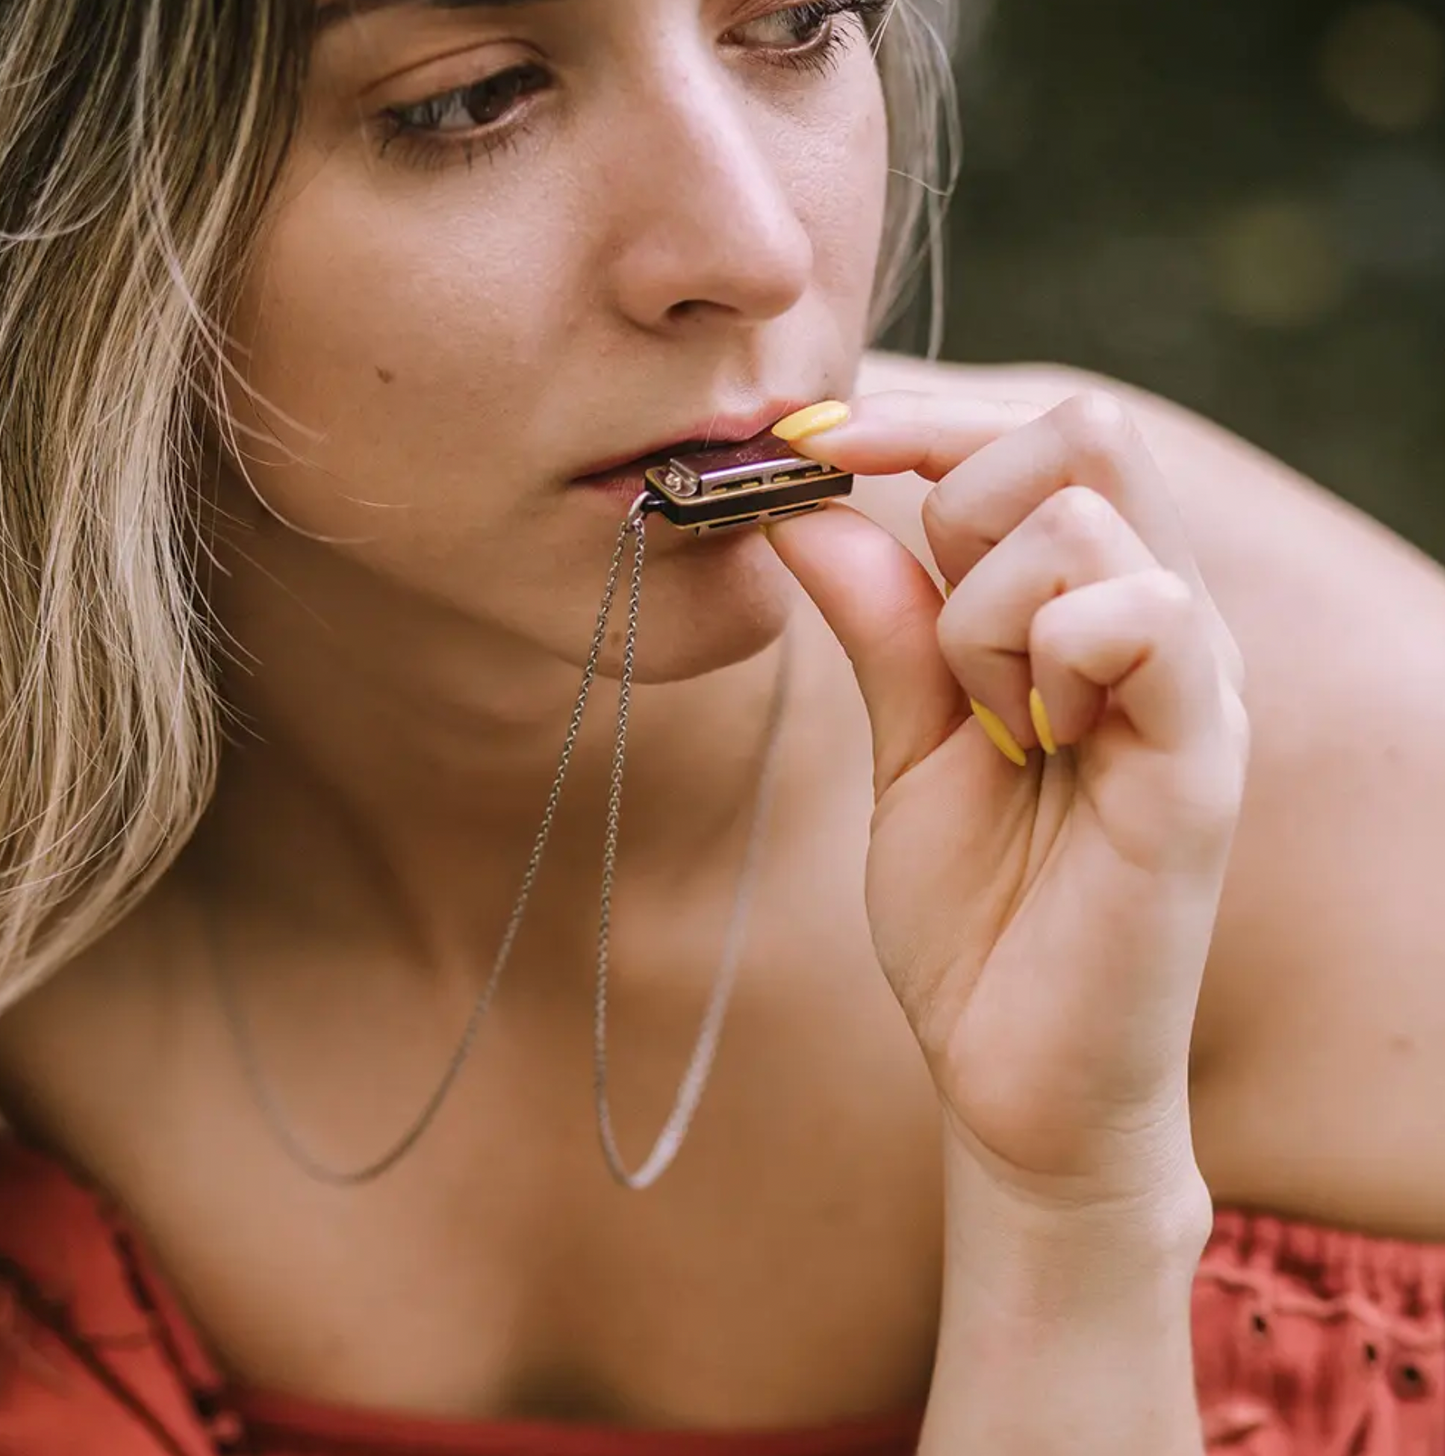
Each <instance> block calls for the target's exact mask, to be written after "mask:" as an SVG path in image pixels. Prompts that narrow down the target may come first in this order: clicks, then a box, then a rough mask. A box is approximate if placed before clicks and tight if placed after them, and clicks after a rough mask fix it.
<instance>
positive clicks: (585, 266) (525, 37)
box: [232, 0, 887, 679]
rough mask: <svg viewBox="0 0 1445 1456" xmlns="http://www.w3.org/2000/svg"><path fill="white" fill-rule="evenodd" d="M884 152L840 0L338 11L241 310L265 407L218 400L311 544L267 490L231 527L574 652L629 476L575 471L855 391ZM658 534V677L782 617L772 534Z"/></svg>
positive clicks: (860, 33) (240, 356) (400, 602)
mask: <svg viewBox="0 0 1445 1456" xmlns="http://www.w3.org/2000/svg"><path fill="white" fill-rule="evenodd" d="M308 3H309V0H308ZM869 8H870V7H867V6H866V5H865V6H864V7H863V10H867V9H869ZM886 151H887V147H886V138H885V121H884V112H883V102H882V94H881V91H880V87H879V83H878V79H877V75H876V71H875V67H874V62H873V58H872V55H871V53H870V47H869V41H868V34H867V29H866V22H865V20H864V19H863V15H862V11H860V9H859V7H858V6H857V5H847V4H843V3H839V0H824V3H811V4H808V3H804V4H797V3H793V0H787V3H785V0H520V3H519V0H491V3H476V0H431V3H422V0H405V3H390V4H388V3H384V0H382V3H377V0H356V3H351V4H342V5H338V6H335V7H332V6H323V7H322V20H321V29H320V34H319V36H318V39H317V42H316V49H315V55H314V58H313V63H312V70H311V77H310V81H309V86H308V94H307V102H306V108H305V116H304V120H303V124H302V127H301V131H300V134H299V136H298V139H297V142H296V144H295V146H294V149H293V152H292V154H291V156H290V159H289V161H288V164H287V168H286V171H285V174H284V177H283V185H282V187H281V189H280V191H279V194H278V196H277V198H276V200H275V203H274V206H273V208H272V211H271V214H270V219H269V224H268V227H267V228H266V231H265V233H264V236H263V239H262V243H261V248H260V252H259V254H258V256H257V258H256V263H255V266H254V268H253V269H252V271H251V274H250V277H249V281H248V284H247V287H246V290H245V293H244V297H243V299H242V304H241V309H240V313H239V316H238V318H237V320H236V324H235V330H234V334H235V337H236V339H237V343H238V348H237V351H236V355H235V359H236V363H237V365H238V367H239V369H240V371H241V373H242V375H243V376H244V378H245V379H246V381H247V383H248V385H249V386H250V389H251V390H252V391H254V395H255V396H256V397H257V398H258V399H259V400H262V401H265V402H266V404H265V405H258V404H257V403H255V402H254V401H253V400H250V399H248V398H246V391H241V390H237V391H236V392H235V396H234V397H233V399H232V405H233V408H234V409H235V412H236V414H237V417H238V420H239V421H240V423H241V425H242V427H243V428H242V434H241V437H240V438H241V439H242V440H243V441H244V448H245V450H246V454H247V457H248V459H247V464H248V472H249V474H250V477H251V480H252V483H253V484H254V486H255V488H256V490H257V491H258V492H259V494H260V495H261V497H262V498H263V499H264V500H265V501H266V503H267V504H268V506H269V507H270V508H271V510H272V511H273V512H274V513H275V514H276V515H277V516H279V517H281V518H283V519H284V520H285V521H287V522H289V523H290V526H291V527H293V528H295V531H299V532H301V533H305V534H306V535H308V536H314V537H316V538H324V540H325V544H322V543H321V541H320V540H319V539H318V541H317V542H316V543H315V544H313V543H311V542H309V541H299V540H298V538H297V536H296V535H295V534H294V533H293V532H291V531H286V532H282V531H281V530H280V528H279V527H277V526H275V525H274V523H271V522H269V521H265V520H264V519H263V520H262V525H261V529H260V532H259V534H258V535H256V536H255V537H253V538H251V539H248V541H247V542H246V547H245V549H246V551H247V553H248V554H249V555H251V556H253V557H260V558H264V557H266V555H267V551H268V546H267V542H268V540H270V541H271V542H273V543H275V544H276V545H277V546H278V547H279V546H280V545H281V543H282V541H283V540H284V558H282V557H280V556H278V557H277V558H276V560H281V559H284V560H285V562H286V563H287V564H288V570H290V575H291V576H292V578H293V579H291V580H287V581H286V582H285V583H284V584H285V586H286V587H287V589H289V590H292V591H296V590H300V591H302V592H303V593H304V592H306V591H307V590H308V588H309V587H314V586H315V585H316V583H318V582H320V581H323V580H324V581H325V582H326V583H328V586H327V587H326V590H327V591H329V592H332V593H335V592H337V591H340V592H341V593H342V594H345V593H348V592H357V591H361V592H370V593H373V594H374V593H375V592H376V591H377V590H379V589H380V590H383V591H384V592H385V593H386V594H387V598H388V600H389V602H390V606H389V608H388V614H387V616H386V618H385V619H386V620H387V621H388V622H391V623H394V624H396V626H397V630H398V631H402V630H404V628H403V625H402V624H404V623H406V622H412V623H417V622H425V621H428V620H430V621H432V622H435V620H436V618H437V615H438V613H441V614H442V616H443V617H444V618H445V619H447V620H449V621H450V622H451V623H452V624H453V625H454V626H460V627H461V628H462V630H463V631H464V632H482V633H487V634H491V635H492V636H497V635H500V636H502V637H504V638H506V639H509V640H512V641H514V642H515V641H516V640H518V639H520V640H521V641H522V642H524V643H530V644H534V645H536V646H540V647H542V648H544V649H546V650H547V651H548V652H550V653H553V654H556V655H559V656H562V657H564V658H566V659H568V660H571V661H579V660H580V659H581V656H582V655H583V654H584V653H585V650H586V644H587V641H588V639H589V637H590V633H591V627H592V622H593V618H594V616H595V612H596V607H597V601H598V597H599V595H600V591H601V586H602V581H603V577H604V575H605V570H606V563H607V560H608V558H609V556H610V554H611V550H612V546H613V542H614V540H615V537H616V533H617V530H618V527H619V525H620V523H621V521H622V518H623V516H624V513H625V511H626V508H627V504H628V499H627V494H628V489H629V488H628V486H627V485H625V484H617V483H614V486H613V488H611V489H607V488H600V487H599V486H597V485H588V484H578V483H577V479H578V477H579V476H582V475H585V474H586V473H588V472H589V471H594V470H597V469H599V468H600V467H602V466H604V465H607V464H611V463H614V462H617V461H619V460H621V459H624V458H627V457H635V456H637V455H640V454H642V453H644V452H649V451H652V450H655V449H657V448H658V447H660V446H662V445H665V444H667V443H671V442H674V441H678V440H684V439H696V438H708V437H711V438H713V439H730V438H741V437H744V436H747V435H750V434H753V433H756V432H757V431H758V430H760V429H762V428H764V427H766V426H767V425H768V424H770V423H771V422H772V421H773V420H775V419H777V418H778V417H780V416H781V415H783V414H784V413H787V412H788V411H790V410H791V409H793V408H795V407H797V406H799V405H801V404H805V403H809V402H811V401H813V400H816V399H821V398H826V397H829V396H833V395H838V394H841V393H846V392H847V390H848V389H849V388H850V386H851V382H852V378H853V373H854V370H855V368H856V365H857V363H858V360H859V358H860V356H861V353H862V350H863V348H864V344H865V337H866V327H867V318H868V311H869V300H870V292H871V287H872V283H873V276H874V269H875V263H876V257H877V248H878V242H879V236H880V230H881V223H882V212H883V199H884V191H885V184H886V175H887V167H886ZM258 433H259V436H260V438H257V435H258ZM233 484H234V482H233ZM648 540H649V566H648V572H647V578H646V585H645V602H646V607H645V610H646V616H645V618H644V627H643V634H642V657H641V665H642V674H643V676H645V677H650V678H654V679H655V678H663V677H671V676H678V675H691V674H693V673H695V672H698V671H703V670H706V669H708V668H710V667H714V666H720V665H722V664H723V663H724V662H726V661H729V660H737V659H739V658H740V657H742V656H744V655H747V654H749V653H751V652H753V651H756V650H757V649H758V648H760V647H761V646H762V645H764V643H765V642H766V641H767V640H768V639H769V638H770V637H771V636H772V635H774V634H775V633H776V631H777V630H778V629H779V628H780V626H781V623H782V621H783V620H784V618H785V615H786V602H787V600H788V595H787V591H786V584H785V581H784V578H783V575H782V572H781V569H780V568H779V567H778V565H777V563H776V561H775V560H774V558H773V557H772V553H771V552H770V551H769V550H768V549H767V547H766V545H765V543H763V542H762V541H761V540H760V539H759V538H758V536H757V533H756V532H754V531H750V530H749V531H743V532H731V533H723V534H720V535H718V536H713V537H708V538H703V539H698V538H695V537H692V536H687V535H683V534H682V533H679V532H676V531H674V529H673V528H672V527H670V526H669V525H667V524H666V523H665V522H662V521H660V520H657V519H653V520H651V521H650V522H649V524H648ZM298 551H299V552H300V553H301V554H300V555H299V556H298V554H297V553H298ZM322 558H324V570H323V569H322V566H323V561H322ZM298 561H299V562H301V563H303V569H302V570H301V572H299V573H297V572H296V571H295V570H291V569H290V568H292V567H294V565H295V563H297V562H298ZM268 565H269V567H270V568H271V569H273V570H274V569H275V567H276V561H274V560H273V561H271V562H270V563H268ZM313 570H314V572H315V575H314V577H308V575H307V572H308V571H313ZM298 578H299V579H298ZM324 605H326V604H325V603H323V606H324ZM331 605H335V602H334V600H333V602H332V603H331ZM479 640H480V639H479Z"/></svg>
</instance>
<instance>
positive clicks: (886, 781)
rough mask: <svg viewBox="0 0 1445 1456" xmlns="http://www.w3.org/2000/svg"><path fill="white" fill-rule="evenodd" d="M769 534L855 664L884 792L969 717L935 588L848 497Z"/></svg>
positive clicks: (876, 779) (877, 783)
mask: <svg viewBox="0 0 1445 1456" xmlns="http://www.w3.org/2000/svg"><path fill="white" fill-rule="evenodd" d="M767 538H768V540H769V541H770V542H771V543H772V547H773V549H774V551H776V552H777V554H778V557H779V559H780V560H781V561H782V563H783V565H784V566H786V567H787V568H788V570H789V571H791V572H792V573H793V575H794V576H795V577H796V578H797V579H798V583H799V585H801V586H802V588H803V590H804V591H805V592H807V594H808V595H809V596H810V597H811V598H812V599H813V603H814V605H816V606H817V608H818V610H819V612H821V613H822V615H823V618H824V620H825V621H826V622H827V624H828V626H829V627H830V628H831V629H832V632H833V635H834V636H835V637H837V639H838V641H839V642H840V643H842V645H843V650H844V651H845V652H846V653H847V654H848V660H849V661H850V662H851V663H852V664H853V671H854V673H855V674H856V675H857V678H858V686H859V688H860V690H861V691H862V694H863V700H864V702H865V704H866V705H867V708H868V717H869V719H870V721H871V722H872V725H873V764H874V774H873V783H874V792H875V794H876V795H877V797H879V798H881V797H882V796H883V794H884V793H885V792H886V791H887V790H888V789H889V787H891V785H893V784H894V783H895V782H896V781H897V780H898V779H899V778H901V777H902V776H903V775H904V774H905V773H907V772H908V770H909V769H910V768H912V767H913V766H914V765H915V764H917V763H919V762H921V761H922V760H923V759H925V758H927V757H928V755H929V754H930V753H932V752H933V751H934V749H936V748H937V747H938V746H939V744H941V743H942V742H943V741H944V739H946V738H947V737H948V735H949V734H950V733H951V732H952V731H953V730H954V729H955V728H956V727H957V726H958V724H959V722H960V721H962V719H963V718H964V717H966V716H967V712H968V707H967V701H966V699H965V698H964V696H963V692H962V689H961V688H960V687H959V684H958V679H957V678H955V677H954V675H953V673H952V672H951V671H950V670H949V667H948V664H947V663H946V662H945V661H944V660H943V655H942V653H941V652H940V651H939V647H938V612H939V596H938V588H937V587H936V586H934V584H933V580H932V578H931V577H930V576H929V575H928V573H927V572H926V571H925V570H924V569H923V565H922V563H921V562H920V561H919V560H918V558H917V557H916V556H914V555H913V553H912V552H911V551H909V550H908V548H907V547H906V546H904V545H903V544H902V543H901V542H900V541H898V540H897V539H896V538H895V537H894V536H892V535H891V534H890V533H889V532H887V531H885V530H884V529H883V527H881V526H879V525H877V524H876V523H875V522H873V521H870V520H869V519H868V518H867V517H866V516H864V515H862V514H860V513H859V512H858V511H856V510H853V509H852V508H851V507H849V506H844V505H838V504H836V503H834V504H831V505H828V506H825V507H824V508H823V509H821V510H817V511H808V512H806V513H804V514H803V515H799V516H793V517H791V518H789V519H788V520H786V521H780V522H776V523H772V524H770V525H769V526H768V529H767Z"/></svg>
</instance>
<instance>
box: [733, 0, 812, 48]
mask: <svg viewBox="0 0 1445 1456" xmlns="http://www.w3.org/2000/svg"><path fill="white" fill-rule="evenodd" d="M836 13H837V12H836V10H835V9H834V7H832V6H829V5H818V4H814V5H793V6H790V7H789V8H788V9H786V10H774V11H773V12H772V13H771V14H769V15H762V16H759V17H758V19H756V20H749V21H747V22H746V23H745V24H743V25H740V26H738V27H737V29H736V30H735V31H734V34H735V35H737V36H738V37H739V38H740V39H742V40H744V41H745V42H747V43H748V44H749V45H756V46H763V47H765V48H767V49H770V50H801V49H806V48H807V47H809V46H813V45H816V44H817V43H818V42H819V41H821V40H824V39H825V38H826V37H827V35H828V33H829V32H830V31H831V30H832V28H833V20H834V17H835V15H836Z"/></svg>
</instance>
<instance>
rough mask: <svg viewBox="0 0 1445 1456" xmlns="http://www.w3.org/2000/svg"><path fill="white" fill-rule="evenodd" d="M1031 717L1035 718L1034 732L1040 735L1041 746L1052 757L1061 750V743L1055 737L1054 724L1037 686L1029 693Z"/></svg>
mask: <svg viewBox="0 0 1445 1456" xmlns="http://www.w3.org/2000/svg"><path fill="white" fill-rule="evenodd" d="M1029 717H1030V718H1032V719H1033V720H1034V732H1035V733H1037V734H1038V735H1039V747H1040V748H1042V749H1043V751H1044V752H1045V753H1047V754H1048V755H1049V757H1050V758H1052V757H1053V756H1054V755H1055V754H1056V753H1057V752H1058V751H1059V745H1058V743H1057V742H1056V741H1055V739H1054V725H1053V724H1052V723H1050V722H1049V712H1048V709H1047V708H1045V707H1044V700H1043V698H1042V697H1041V696H1040V694H1039V690H1038V689H1037V688H1034V689H1032V690H1031V691H1030V693H1029Z"/></svg>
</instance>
